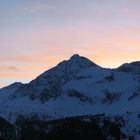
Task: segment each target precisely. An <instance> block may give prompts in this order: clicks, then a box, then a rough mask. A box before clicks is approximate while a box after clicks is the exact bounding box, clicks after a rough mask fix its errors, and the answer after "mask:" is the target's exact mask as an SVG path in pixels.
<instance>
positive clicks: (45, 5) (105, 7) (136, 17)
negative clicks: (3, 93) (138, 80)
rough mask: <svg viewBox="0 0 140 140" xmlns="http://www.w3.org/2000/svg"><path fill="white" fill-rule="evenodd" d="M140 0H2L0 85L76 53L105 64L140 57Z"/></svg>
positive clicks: (27, 76)
mask: <svg viewBox="0 0 140 140" xmlns="http://www.w3.org/2000/svg"><path fill="white" fill-rule="evenodd" d="M139 5H140V0H0V87H3V86H6V85H8V84H10V83H13V82H15V81H21V82H29V81H30V80H32V79H34V78H35V77H36V76H38V75H39V74H41V73H42V72H44V71H46V70H47V69H49V68H51V67H53V66H55V65H56V64H57V63H59V62H60V61H62V60H65V59H69V57H70V56H71V55H73V54H75V53H76V54H79V55H82V56H85V57H88V58H89V59H91V60H92V61H93V62H95V63H97V64H98V65H100V66H102V67H109V68H115V67H118V66H120V65H121V64H123V63H128V62H132V61H138V60H140V8H139Z"/></svg>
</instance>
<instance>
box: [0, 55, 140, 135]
mask: <svg viewBox="0 0 140 140" xmlns="http://www.w3.org/2000/svg"><path fill="white" fill-rule="evenodd" d="M139 106H140V62H139V61H138V62H133V63H129V64H124V65H122V66H120V67H119V68H116V69H106V68H102V67H100V66H98V65H97V64H95V63H93V62H92V61H90V60H89V59H87V58H85V57H81V56H79V55H77V54H75V55H73V56H72V57H71V58H70V59H69V60H67V61H63V62H61V63H59V64H58V65H57V66H55V67H54V68H52V69H50V70H48V71H45V72H44V73H43V74H41V75H40V76H38V77H37V78H36V79H34V80H33V81H31V82H30V83H28V84H22V83H14V84H12V85H10V86H8V87H5V88H2V89H0V116H1V117H3V118H6V119H7V120H9V121H14V120H15V118H16V116H17V115H18V114H20V115H31V114H35V113H37V114H38V115H39V116H40V117H42V116H47V117H48V118H49V119H56V118H63V117H69V116H79V115H87V114H99V113H106V114H109V115H113V116H114V115H118V114H119V115H122V116H123V117H124V118H125V119H126V120H127V121H128V125H129V126H131V127H128V129H130V131H131V129H134V128H135V129H136V135H137V133H138V132H137V131H138V130H139V128H140V120H139V118H138V117H137V116H138V114H139V113H140V108H139ZM127 131H128V130H127Z"/></svg>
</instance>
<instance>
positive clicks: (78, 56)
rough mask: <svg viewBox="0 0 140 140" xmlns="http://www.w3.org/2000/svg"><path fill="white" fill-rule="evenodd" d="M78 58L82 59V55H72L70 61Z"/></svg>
mask: <svg viewBox="0 0 140 140" xmlns="http://www.w3.org/2000/svg"><path fill="white" fill-rule="evenodd" d="M77 58H80V55H79V54H74V55H72V56H71V58H70V59H77Z"/></svg>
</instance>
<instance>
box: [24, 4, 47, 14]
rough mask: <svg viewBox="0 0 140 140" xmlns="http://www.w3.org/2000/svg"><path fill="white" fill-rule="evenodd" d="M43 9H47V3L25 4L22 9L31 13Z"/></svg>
mask: <svg viewBox="0 0 140 140" xmlns="http://www.w3.org/2000/svg"><path fill="white" fill-rule="evenodd" d="M45 9H47V4H43V3H35V4H32V5H30V6H26V7H25V8H24V11H25V12H26V13H31V14H32V13H36V12H40V11H44V10H45Z"/></svg>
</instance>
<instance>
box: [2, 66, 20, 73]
mask: <svg viewBox="0 0 140 140" xmlns="http://www.w3.org/2000/svg"><path fill="white" fill-rule="evenodd" d="M0 70H1V71H11V72H18V71H20V69H19V68H17V67H15V66H0Z"/></svg>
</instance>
